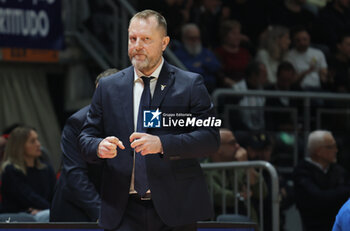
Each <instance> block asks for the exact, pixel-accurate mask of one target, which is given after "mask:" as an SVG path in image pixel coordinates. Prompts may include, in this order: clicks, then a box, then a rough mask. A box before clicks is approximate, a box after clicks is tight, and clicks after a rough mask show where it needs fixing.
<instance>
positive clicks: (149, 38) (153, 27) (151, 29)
mask: <svg viewBox="0 0 350 231" xmlns="http://www.w3.org/2000/svg"><path fill="white" fill-rule="evenodd" d="M168 43H169V37H168V36H165V34H164V30H163V29H162V28H160V27H159V26H158V22H157V20H156V19H155V17H153V16H151V17H149V18H148V19H139V18H135V19H133V20H132V21H131V23H130V26H129V58H130V61H131V63H132V65H133V66H134V67H135V68H136V69H137V70H139V71H140V72H142V73H143V74H144V75H150V74H152V72H153V71H154V70H155V69H156V68H157V67H158V65H159V64H160V63H161V56H162V54H163V51H164V50H165V48H166V47H167V45H168Z"/></svg>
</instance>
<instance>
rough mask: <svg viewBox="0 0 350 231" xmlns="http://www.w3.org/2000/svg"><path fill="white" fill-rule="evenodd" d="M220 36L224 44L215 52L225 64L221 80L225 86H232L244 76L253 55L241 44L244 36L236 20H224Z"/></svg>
mask: <svg viewBox="0 0 350 231" xmlns="http://www.w3.org/2000/svg"><path fill="white" fill-rule="evenodd" d="M220 38H221V42H222V45H221V46H220V47H218V48H217V49H216V50H215V53H216V55H217V57H218V58H219V60H220V61H221V63H222V65H223V72H222V73H221V81H222V85H223V86H224V87H232V86H233V85H234V84H235V83H237V82H238V81H240V80H242V79H243V78H244V75H245V70H246V68H247V66H248V64H249V62H250V61H251V59H252V57H251V54H250V53H249V51H248V50H247V49H245V48H243V47H241V46H240V44H241V40H242V39H243V36H242V34H241V24H240V23H239V22H237V21H234V20H230V21H225V22H223V23H222V25H221V28H220Z"/></svg>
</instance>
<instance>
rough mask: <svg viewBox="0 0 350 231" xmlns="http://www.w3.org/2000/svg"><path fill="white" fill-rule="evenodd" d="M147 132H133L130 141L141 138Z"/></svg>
mask: <svg viewBox="0 0 350 231" xmlns="http://www.w3.org/2000/svg"><path fill="white" fill-rule="evenodd" d="M145 134H146V133H141V132H134V133H133V134H131V136H130V142H133V141H134V140H135V139H140V138H141V137H143V136H144V135H145Z"/></svg>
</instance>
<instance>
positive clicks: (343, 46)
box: [337, 36, 350, 59]
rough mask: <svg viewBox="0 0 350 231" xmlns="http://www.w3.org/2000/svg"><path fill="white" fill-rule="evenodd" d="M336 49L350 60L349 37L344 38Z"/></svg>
mask: <svg viewBox="0 0 350 231" xmlns="http://www.w3.org/2000/svg"><path fill="white" fill-rule="evenodd" d="M337 47H338V51H339V52H340V53H341V54H343V55H344V56H345V57H347V58H348V59H350V36H349V37H346V38H344V39H343V41H342V42H341V43H339V44H338V45H337Z"/></svg>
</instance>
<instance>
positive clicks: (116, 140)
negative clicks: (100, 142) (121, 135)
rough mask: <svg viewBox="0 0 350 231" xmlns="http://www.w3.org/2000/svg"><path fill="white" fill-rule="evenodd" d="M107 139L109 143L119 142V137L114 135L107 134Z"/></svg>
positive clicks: (116, 143)
mask: <svg viewBox="0 0 350 231" xmlns="http://www.w3.org/2000/svg"><path fill="white" fill-rule="evenodd" d="M105 139H106V140H107V141H109V142H110V143H113V144H115V145H118V143H119V139H118V138H117V137H115V136H108V137H106V138H105Z"/></svg>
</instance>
